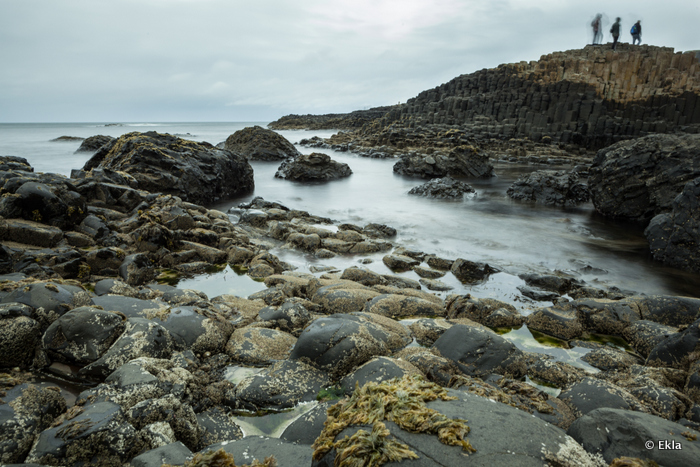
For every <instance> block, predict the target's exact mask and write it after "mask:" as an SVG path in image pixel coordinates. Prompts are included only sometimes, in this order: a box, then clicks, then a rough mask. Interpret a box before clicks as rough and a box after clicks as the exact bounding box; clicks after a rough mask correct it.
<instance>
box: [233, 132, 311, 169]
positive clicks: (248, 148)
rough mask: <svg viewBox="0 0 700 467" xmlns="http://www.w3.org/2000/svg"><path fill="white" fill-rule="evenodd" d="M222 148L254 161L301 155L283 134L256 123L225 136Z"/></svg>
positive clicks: (282, 158)
mask: <svg viewBox="0 0 700 467" xmlns="http://www.w3.org/2000/svg"><path fill="white" fill-rule="evenodd" d="M224 149H226V150H228V151H231V152H234V153H237V154H241V155H242V156H243V157H245V158H246V159H249V160H256V161H279V160H284V159H288V158H290V157H297V156H299V155H301V154H300V153H299V151H297V148H295V147H294V145H293V144H292V143H290V142H289V141H287V139H286V138H285V137H284V136H282V135H280V134H279V133H276V132H274V131H272V130H268V129H265V128H262V127H260V126H258V125H255V126H252V127H247V128H243V129H242V130H238V131H237V132H235V133H234V134H232V135H231V136H229V137H228V138H226V142H225V143H224Z"/></svg>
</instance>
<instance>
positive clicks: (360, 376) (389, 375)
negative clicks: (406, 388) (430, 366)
mask: <svg viewBox="0 0 700 467" xmlns="http://www.w3.org/2000/svg"><path fill="white" fill-rule="evenodd" d="M420 374H421V372H420V371H419V370H418V369H417V368H416V367H415V366H413V365H412V364H410V363H408V362H406V361H404V360H401V359H395V358H389V357H377V358H373V359H372V360H370V361H369V362H367V363H365V364H364V365H362V366H360V367H359V368H357V369H356V370H355V371H353V372H352V373H350V374H349V375H347V376H345V377H344V378H343V379H342V380H340V386H341V387H342V388H343V389H344V390H345V393H346V394H347V395H350V394H352V392H353V391H354V390H355V387H362V386H364V385H365V384H367V383H369V382H374V383H377V382H382V381H389V380H391V379H394V378H397V379H401V378H403V377H404V376H408V375H420Z"/></svg>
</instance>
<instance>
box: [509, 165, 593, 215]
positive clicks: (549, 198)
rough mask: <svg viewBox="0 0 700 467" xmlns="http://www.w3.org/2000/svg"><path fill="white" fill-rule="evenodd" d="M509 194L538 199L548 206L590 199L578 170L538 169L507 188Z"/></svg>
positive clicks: (532, 199) (569, 204)
mask: <svg viewBox="0 0 700 467" xmlns="http://www.w3.org/2000/svg"><path fill="white" fill-rule="evenodd" d="M507 193H508V196H510V197H511V198H513V199H519V200H523V201H536V202H537V203H539V204H544V205H547V206H566V207H572V206H576V205H578V204H581V203H585V202H586V201H588V187H587V186H586V184H585V183H584V182H583V181H581V180H580V179H579V175H578V174H577V173H576V172H563V171H557V170H537V171H535V172H532V173H530V174H528V175H524V176H521V177H519V178H518V179H517V180H516V181H515V182H514V183H513V184H512V185H511V186H510V187H509V188H508V190H507Z"/></svg>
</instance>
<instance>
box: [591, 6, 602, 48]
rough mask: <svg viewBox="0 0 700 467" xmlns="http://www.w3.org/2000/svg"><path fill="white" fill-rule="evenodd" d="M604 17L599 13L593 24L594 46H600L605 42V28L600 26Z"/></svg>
mask: <svg viewBox="0 0 700 467" xmlns="http://www.w3.org/2000/svg"><path fill="white" fill-rule="evenodd" d="M602 17H603V15H601V14H600V13H598V14H597V15H595V18H594V19H593V22H592V23H591V27H592V28H593V45H596V44H600V43H601V42H602V41H603V31H602V29H603V27H602V25H601V24H600V20H601V18H602Z"/></svg>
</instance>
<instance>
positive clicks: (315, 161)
mask: <svg viewBox="0 0 700 467" xmlns="http://www.w3.org/2000/svg"><path fill="white" fill-rule="evenodd" d="M350 175H352V170H350V167H349V166H348V165H347V164H345V163H342V162H337V161H334V160H332V159H331V158H330V156H329V155H328V154H322V153H320V152H313V153H311V154H302V155H300V156H297V157H295V158H293V159H289V160H286V161H284V162H282V165H280V166H279V168H278V169H277V173H275V177H277V178H284V179H287V180H296V181H300V182H303V181H312V180H335V179H337V178H344V177H349V176H350Z"/></svg>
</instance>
